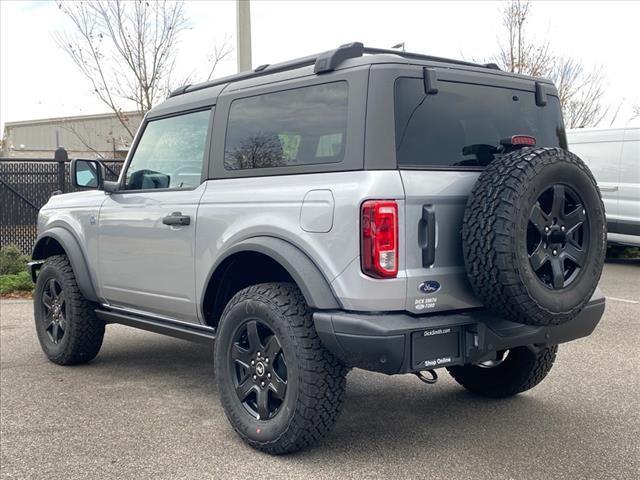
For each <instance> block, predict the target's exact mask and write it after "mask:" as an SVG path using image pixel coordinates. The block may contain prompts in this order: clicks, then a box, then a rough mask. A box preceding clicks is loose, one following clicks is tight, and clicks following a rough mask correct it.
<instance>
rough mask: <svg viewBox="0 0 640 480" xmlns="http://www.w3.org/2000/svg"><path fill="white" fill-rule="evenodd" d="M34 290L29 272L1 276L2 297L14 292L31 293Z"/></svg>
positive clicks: (0, 289)
mask: <svg viewBox="0 0 640 480" xmlns="http://www.w3.org/2000/svg"><path fill="white" fill-rule="evenodd" d="M32 290H33V283H32V282H31V277H30V276H29V272H27V271H25V270H23V271H22V272H20V273H16V274H8V275H0V295H6V294H7V293H13V292H30V291H32Z"/></svg>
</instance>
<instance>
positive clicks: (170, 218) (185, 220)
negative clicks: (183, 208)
mask: <svg viewBox="0 0 640 480" xmlns="http://www.w3.org/2000/svg"><path fill="white" fill-rule="evenodd" d="M162 223H164V224H165V225H189V224H190V223H191V217H190V216H189V215H182V213H181V212H173V213H172V214H171V215H167V216H166V217H164V218H163V219H162Z"/></svg>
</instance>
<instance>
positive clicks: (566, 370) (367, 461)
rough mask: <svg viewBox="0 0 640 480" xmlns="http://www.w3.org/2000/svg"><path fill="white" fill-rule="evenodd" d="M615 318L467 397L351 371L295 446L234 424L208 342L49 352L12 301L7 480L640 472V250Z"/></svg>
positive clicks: (605, 285)
mask: <svg viewBox="0 0 640 480" xmlns="http://www.w3.org/2000/svg"><path fill="white" fill-rule="evenodd" d="M601 288H602V289H603V291H604V292H605V294H606V295H607V297H608V299H609V300H608V303H607V310H606V313H605V317H604V319H603V320H602V322H601V324H600V325H599V327H598V329H597V330H596V331H595V333H594V334H593V335H592V336H590V337H589V338H586V339H582V340H578V341H576V342H572V343H570V344H565V345H562V346H561V347H560V350H559V354H558V359H557V361H556V364H555V366H554V368H553V370H552V371H551V373H550V374H549V376H548V377H547V379H546V380H545V381H544V382H543V383H542V384H540V385H539V386H538V387H536V388H535V389H533V390H531V391H529V392H527V393H525V394H522V395H519V396H517V397H514V398H511V399H507V400H487V399H483V398H479V397H476V396H474V395H472V394H470V393H467V392H466V391H465V390H464V389H462V388H461V387H459V386H458V385H457V384H456V383H455V382H454V381H453V380H452V379H451V378H450V377H449V376H448V375H447V374H446V372H444V371H441V375H440V381H439V382H438V383H437V384H436V385H433V386H428V385H425V384H423V383H421V382H420V381H419V380H418V379H416V378H415V377H414V376H411V375H403V376H395V377H387V376H385V375H381V374H374V373H369V372H364V371H361V370H354V371H352V372H351V373H350V374H349V377H348V387H347V401H346V405H345V408H344V411H343V413H342V415H341V417H340V418H339V420H338V422H337V424H336V426H335V428H334V430H333V431H332V432H331V433H330V434H329V435H328V436H327V437H326V438H325V440H324V441H323V442H322V443H321V444H319V445H318V446H317V447H315V448H313V449H311V450H307V451H304V452H300V453H297V454H294V455H288V456H284V457H270V456H268V455H265V454H262V453H259V452H256V451H254V450H252V449H251V448H249V447H247V446H246V445H245V444H244V443H242V442H241V441H240V440H239V438H238V437H237V436H236V435H235V433H234V432H233V430H232V429H231V427H230V426H229V424H228V423H227V420H226V418H225V416H224V412H223V411H222V408H221V406H220V404H219V400H218V392H217V390H216V387H215V382H214V378H213V365H212V351H211V348H210V347H207V346H201V345H197V344H191V343H188V342H185V341H181V340H176V339H171V338H168V337H163V336H160V335H156V334H152V333H147V332H141V331H137V330H134V329H131V328H128V327H124V326H120V325H110V326H108V327H107V334H106V336H105V343H104V346H103V347H102V351H101V352H100V354H99V355H98V357H97V358H96V359H95V360H94V361H93V362H91V363H90V364H88V365H83V366H76V367H60V366H56V365H54V364H52V363H50V362H48V361H47V360H46V359H45V357H44V355H43V354H42V353H41V351H40V348H39V345H38V342H37V339H36V335H35V332H34V328H33V310H32V306H31V303H30V302H27V301H15V300H3V301H1V302H0V477H1V478H34V479H35V478H47V479H58V478H59V479H65V480H71V479H76V478H78V479H86V478H140V479H142V478H154V479H160V478H194V479H200V478H225V479H227V478H243V479H271V478H305V479H322V478H336V479H349V478H353V479H363V478H430V479H440V478H442V479H457V478H460V479H474V478H486V479H492V480H493V479H527V480H529V479H537V478H540V479H542V478H545V479H565V478H566V479H577V478H580V479H582V478H585V479H586V478H589V479H600V478H607V479H609V478H612V479H627V478H628V479H637V478H640V262H638V261H620V262H616V263H607V265H606V266H605V272H604V276H603V279H602V282H601Z"/></svg>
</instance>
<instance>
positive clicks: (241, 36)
mask: <svg viewBox="0 0 640 480" xmlns="http://www.w3.org/2000/svg"><path fill="white" fill-rule="evenodd" d="M236 25H237V32H236V39H237V45H236V47H237V48H236V51H237V52H238V72H245V71H247V70H251V69H252V68H251V8H250V4H249V0H236Z"/></svg>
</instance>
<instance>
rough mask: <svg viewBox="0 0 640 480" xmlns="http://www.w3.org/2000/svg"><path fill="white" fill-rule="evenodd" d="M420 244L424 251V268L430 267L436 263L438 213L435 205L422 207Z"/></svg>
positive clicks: (419, 226) (419, 232) (419, 231)
mask: <svg viewBox="0 0 640 480" xmlns="http://www.w3.org/2000/svg"><path fill="white" fill-rule="evenodd" d="M418 244H419V245H420V248H421V249H422V266H423V267H430V266H431V265H433V263H434V262H435V261H436V212H435V210H434V209H433V205H423V206H422V218H421V219H420V222H419V225H418Z"/></svg>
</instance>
